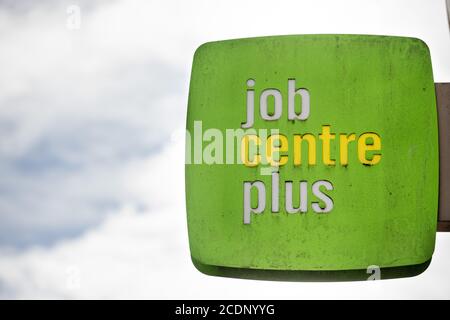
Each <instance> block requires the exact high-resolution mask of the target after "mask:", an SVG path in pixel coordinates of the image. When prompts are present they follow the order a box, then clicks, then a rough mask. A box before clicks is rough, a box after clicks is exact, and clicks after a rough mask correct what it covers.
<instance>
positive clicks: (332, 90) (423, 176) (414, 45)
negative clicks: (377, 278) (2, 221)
mask: <svg viewBox="0 0 450 320" xmlns="http://www.w3.org/2000/svg"><path fill="white" fill-rule="evenodd" d="M249 78H252V79H255V81H256V85H255V92H256V96H257V97H258V96H259V93H260V91H261V90H263V89H266V88H277V89H279V90H280V91H281V92H282V94H283V98H285V97H286V96H287V79H290V78H295V79H296V82H297V86H301V87H305V88H308V90H309V92H310V96H311V114H310V116H309V118H308V120H306V121H295V122H293V121H288V120H287V107H286V104H283V115H282V116H281V118H280V120H278V121H273V122H271V121H264V120H262V119H261V117H260V116H259V114H258V112H259V108H258V107H256V112H255V126H254V128H256V129H259V128H277V129H279V130H280V133H282V134H284V135H286V136H287V137H288V139H289V144H290V145H289V156H290V157H292V155H291V150H292V139H291V136H292V134H294V133H313V134H315V135H316V136H317V135H318V133H320V132H321V126H322V125H331V130H332V132H333V133H336V134H339V133H347V134H349V133H356V135H359V134H360V133H363V132H376V133H377V134H379V136H380V137H381V139H382V150H381V154H382V160H381V162H380V163H379V164H377V165H374V166H364V165H362V164H361V163H360V162H358V160H357V152H356V144H351V145H350V146H349V165H348V166H346V167H344V166H340V165H339V164H337V165H335V166H326V165H323V164H322V163H321V162H320V159H321V150H320V148H319V146H320V142H319V140H318V153H317V160H318V164H317V165H315V166H308V165H306V164H305V165H302V166H300V167H294V166H293V165H291V164H287V165H285V166H283V167H281V168H280V183H284V181H285V180H292V181H294V194H298V192H299V191H298V190H299V187H298V184H297V183H295V182H296V181H300V180H306V181H308V182H311V183H312V182H313V181H315V180H318V179H325V180H328V181H331V182H332V183H333V186H334V190H333V191H331V192H329V194H330V195H331V197H332V198H333V201H334V208H333V210H332V211H331V212H329V213H327V214H317V213H314V212H312V211H311V210H310V206H309V210H308V212H307V213H303V214H300V213H299V214H287V213H286V212H285V211H284V188H280V192H281V194H280V212H279V213H278V214H274V213H271V211H270V196H271V193H270V190H271V189H270V181H271V180H270V176H261V175H260V166H258V167H254V168H248V167H246V166H244V165H242V164H234V165H225V164H223V165H207V164H201V165H197V164H189V165H186V205H187V213H188V228H189V242H190V248H191V255H192V257H193V258H194V259H195V260H196V261H198V262H200V263H202V264H205V265H215V266H226V267H240V268H256V269H274V270H346V269H365V268H367V266H369V265H378V266H380V267H393V266H404V265H411V264H419V263H423V262H425V261H427V260H429V259H430V258H431V256H432V253H433V250H434V242H435V232H436V216H437V204H438V137H437V115H436V105H435V94H434V82H433V78H432V69H431V62H430V55H429V51H428V48H427V47H426V45H425V44H424V43H423V42H422V41H420V40H418V39H413V38H401V37H381V36H349V35H309V36H282V37H266V38H254V39H242V40H231V41H222V42H213V43H207V44H205V45H202V46H201V47H200V48H199V49H198V50H197V51H196V53H195V57H194V63H193V69H192V77H191V84H190V95H189V111H188V121H187V128H188V129H189V130H190V131H191V132H192V131H193V122H194V121H196V120H202V121H203V130H206V129H208V128H219V129H220V130H222V131H224V130H225V129H227V128H239V127H240V125H241V122H243V121H245V119H246V89H247V86H246V81H247V79H249ZM283 102H284V101H283ZM205 145H206V143H205ZM331 155H332V156H333V157H334V158H335V159H336V158H338V157H339V145H338V143H334V144H333V145H332V149H331ZM253 180H261V181H264V182H265V185H266V188H267V201H266V202H267V206H266V210H265V212H264V213H263V214H259V215H255V214H252V217H251V219H252V221H251V224H249V225H244V224H243V222H242V212H243V182H244V181H253ZM308 192H309V193H308V198H311V199H313V198H314V197H313V195H312V194H311V190H310V187H309V191H308ZM297 197H298V196H297ZM297 197H296V198H297ZM296 198H294V199H296ZM297 202H298V199H297Z"/></svg>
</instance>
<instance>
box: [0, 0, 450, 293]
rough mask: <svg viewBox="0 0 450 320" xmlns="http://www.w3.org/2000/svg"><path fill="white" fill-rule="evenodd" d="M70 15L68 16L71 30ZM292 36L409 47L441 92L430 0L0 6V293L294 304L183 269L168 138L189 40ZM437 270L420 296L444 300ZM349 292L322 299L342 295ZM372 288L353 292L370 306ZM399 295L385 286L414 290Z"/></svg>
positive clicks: (172, 145) (439, 42) (449, 43)
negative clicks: (231, 297) (414, 43)
mask: <svg viewBox="0 0 450 320" xmlns="http://www.w3.org/2000/svg"><path fill="white" fill-rule="evenodd" d="M71 5H78V6H79V8H80V10H81V20H80V28H79V29H76V30H72V29H70V28H68V27H67V21H68V19H69V16H70V14H68V13H67V8H68V7H69V6H71ZM303 33H361V34H386V35H403V36H413V37H419V38H421V39H423V40H425V41H426V42H427V43H428V45H429V47H430V50H431V54H432V60H433V69H434V77H435V81H436V82H439V81H450V38H449V28H448V22H447V17H446V15H445V2H444V1H441V0H432V1H403V0H402V1H387V0H384V1H367V2H364V3H363V2H362V1H356V0H355V1H353V0H343V1H324V0H321V1H287V2H285V3H275V2H273V1H249V2H245V3H243V2H242V1H217V2H214V3H213V2H212V1H189V2H187V1H143V0H142V1H140V0H136V1H118V0H117V1H95V2H94V1H39V2H36V1H25V2H24V1H21V2H20V4H18V2H17V1H2V2H0V70H2V72H1V73H0V134H1V137H2V138H1V139H0V176H1V177H2V179H0V297H8V298H11V297H62V298H65V297H68V298H72V297H123V296H124V293H125V296H127V295H126V294H127V293H128V296H133V297H174V296H175V297H201V296H202V292H203V291H202V290H206V289H208V290H212V289H211V288H213V287H216V288H222V289H221V290H218V291H217V292H216V293H215V294H216V295H217V296H219V295H220V293H222V294H224V292H226V290H232V288H234V287H236V288H239V289H240V294H241V295H242V297H246V294H248V295H249V296H250V295H251V294H252V293H254V292H259V295H260V296H261V297H265V296H264V293H263V292H264V290H269V289H270V290H272V292H273V290H277V291H278V289H283V290H285V291H284V292H283V293H282V294H280V297H296V296H297V295H299V294H300V293H299V292H298V288H297V287H295V286H294V285H288V284H278V285H277V284H260V283H258V282H252V281H247V282H241V281H238V280H229V281H228V282H224V281H223V280H219V279H216V280H205V278H208V277H205V276H203V275H201V274H198V273H197V272H196V271H195V270H194V269H193V267H192V265H191V263H190V261H189V251H188V247H187V235H186V230H185V229H186V226H185V212H184V186H183V184H184V177H183V156H184V150H183V148H184V146H183V143H182V141H181V140H180V136H181V135H180V134H179V133H180V132H183V128H184V124H185V115H186V106H187V95H188V87H189V74H190V68H191V63H192V56H193V53H194V51H195V49H196V48H197V47H198V46H199V45H200V44H202V43H204V42H207V41H213V40H221V39H229V38H242V37H250V36H263V35H277V34H303ZM439 241H441V242H440V243H439ZM442 243H447V248H448V244H449V239H448V237H445V236H440V237H439V238H438V245H439V246H442ZM444 248H445V247H444ZM447 251H448V250H447ZM436 259H437V260H438V261H441V262H440V264H439V263H436V264H435V266H434V268H435V269H434V270H437V271H434V273H431V274H430V275H429V276H428V277H429V278H426V279H425V280H423V283H422V287H421V288H423V290H425V292H428V293H433V294H435V295H436V296H438V297H443V296H446V297H448V296H449V294H450V288H449V287H443V288H442V287H440V288H437V289H436V288H435V284H436V283H437V282H438V281H439V279H441V278H440V277H442V276H443V274H445V271H446V270H448V268H447V267H448V263H449V262H448V261H450V257H449V256H448V255H447V256H443V257H442V256H438V257H437V258H436ZM427 272H429V271H427ZM174 274H177V276H174ZM187 278H189V280H186V279H187ZM447 278H448V277H447ZM73 279H78V280H79V281H78V280H77V281H78V282H77V281H72V280H73ZM80 279H81V280H80ZM111 279H114V281H113V282H114V283H113V284H111ZM169 279H176V280H177V281H178V283H177V284H174V283H173V281H174V280H172V281H171V280H169ZM208 279H210V278H208ZM165 281H166V282H165ZM193 281H196V283H197V285H198V289H193V288H191V285H193ZM402 281H403V280H402ZM72 282H73V283H75V285H74V284H73V283H72ZM447 282H448V283H450V282H449V281H447ZM80 283H81V284H80ZM108 286H110V287H108ZM307 286H308V288H309V289H310V290H311V292H312V293H311V294H312V295H315V294H316V295H318V296H319V295H320V292H321V291H320V290H321V288H322V287H320V286H315V287H312V288H311V287H309V286H310V285H307ZM355 286H358V285H355V284H352V285H351V284H345V285H342V287H336V288H338V289H339V288H340V289H342V290H343V292H344V293H343V295H344V296H346V295H348V296H351V295H352V290H354V288H355ZM383 286H386V285H381V287H377V288H378V289H374V287H360V288H359V289H358V290H361V291H360V292H362V293H363V294H364V293H365V294H367V295H370V294H373V295H375V296H376V295H377V294H379V293H380V292H382V291H384V289H386V288H389V285H387V287H383ZM413 287H414V284H413V283H405V284H404V285H403V287H402V286H401V285H400V286H394V287H393V288H390V289H392V290H393V292H394V293H399V294H404V295H408V294H414V293H416V294H420V292H419V291H417V290H416V291H414V290H411V288H413ZM190 288H191V289H190ZM433 288H434V289H433ZM345 290H347V291H345ZM433 290H434V291H433ZM181 292H185V293H186V295H185V296H182V295H181ZM230 294H231V291H230ZM213 296H214V295H213ZM206 297H208V296H206ZM266 297H268V296H266Z"/></svg>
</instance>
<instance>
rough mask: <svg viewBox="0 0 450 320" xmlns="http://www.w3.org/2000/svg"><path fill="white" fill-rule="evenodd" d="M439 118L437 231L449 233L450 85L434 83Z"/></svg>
mask: <svg viewBox="0 0 450 320" xmlns="http://www.w3.org/2000/svg"><path fill="white" fill-rule="evenodd" d="M435 87H436V100H437V109H438V116H439V117H438V118H439V216H438V228H437V230H438V231H446V232H449V231H450V83H435Z"/></svg>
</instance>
